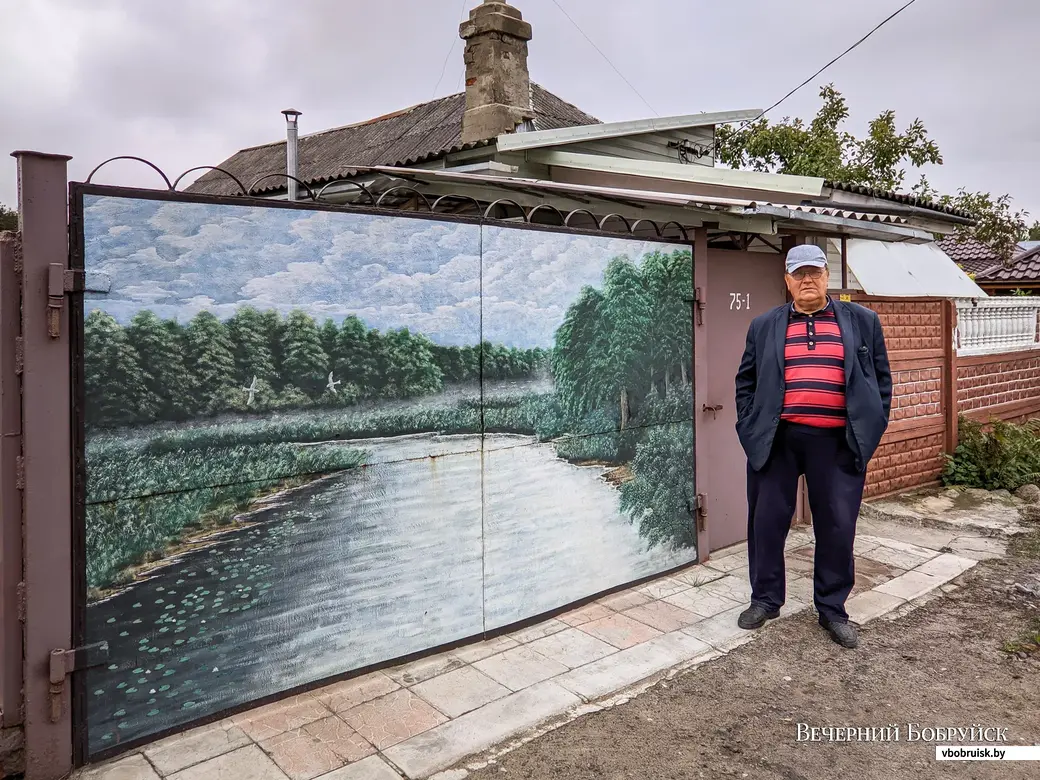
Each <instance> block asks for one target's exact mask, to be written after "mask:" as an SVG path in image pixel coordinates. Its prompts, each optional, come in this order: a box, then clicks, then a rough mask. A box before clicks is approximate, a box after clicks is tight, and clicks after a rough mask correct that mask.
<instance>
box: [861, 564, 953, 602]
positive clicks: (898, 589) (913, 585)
mask: <svg viewBox="0 0 1040 780" xmlns="http://www.w3.org/2000/svg"><path fill="white" fill-rule="evenodd" d="M942 584H943V580H941V579H940V578H939V577H933V576H932V575H930V574H922V573H921V572H918V571H908V572H907V573H906V574H900V575H899V576H898V577H896V578H894V579H891V580H889V581H888V582H886V583H884V584H883V585H878V586H877V588H875V590H877V591H878V592H880V593H888V594H889V595H891V596H897V597H899V598H901V599H903V600H904V601H910V600H911V599H916V598H917V597H918V596H922V595H924V594H925V593H927V592H928V591H930V590H934V589H936V588H938V587H939V586H940V585H942Z"/></svg>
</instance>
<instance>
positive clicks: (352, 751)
mask: <svg viewBox="0 0 1040 780" xmlns="http://www.w3.org/2000/svg"><path fill="white" fill-rule="evenodd" d="M260 749H261V750H263V751H264V752H265V753H267V755H269V756H270V757H271V759H272V760H273V761H274V762H275V763H276V764H277V765H278V768H279V769H281V770H282V771H283V772H285V774H286V775H288V776H289V780H313V778H315V777H318V776H319V775H323V774H326V773H327V772H331V771H332V770H333V769H339V768H340V767H341V766H344V765H345V764H348V763H350V762H352V761H359V760H361V759H362V758H365V757H366V756H370V755H372V754H373V753H375V752H376V749H375V748H374V747H373V746H372V745H371V743H369V742H368V740H366V739H365V738H364V737H362V736H361V735H360V734H358V733H357V732H356V731H354V729H352V728H351V727H350V726H348V725H347V724H346V723H345V722H344V721H342V720H340V719H339V718H338V717H336V716H335V715H330V716H329V717H328V718H324V719H323V720H318V721H315V722H314V723H308V724H307V725H306V726H304V727H303V728H301V729H297V730H295V731H286V732H284V733H282V734H279V735H278V736H276V737H271V738H270V739H268V740H264V741H263V742H261V743H260Z"/></svg>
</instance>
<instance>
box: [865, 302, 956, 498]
mask: <svg viewBox="0 0 1040 780" xmlns="http://www.w3.org/2000/svg"><path fill="white" fill-rule="evenodd" d="M853 300H855V301H856V302H857V303H859V304H860V305H862V306H866V307H867V308H870V309H873V310H874V311H876V312H877V314H878V317H879V318H880V320H881V327H882V328H883V330H884V333H885V345H886V346H887V348H888V358H889V363H890V365H891V368H892V414H891V418H890V423H889V429H888V431H887V433H886V434H885V438H884V439H882V440H881V445H880V446H879V447H878V450H877V452H876V453H875V454H874V458H873V460H872V461H871V462H870V466H869V467H868V469H867V487H866V490H865V491H864V495H865V496H867V497H871V496H879V495H885V494H887V493H895V492H898V491H902V490H910V489H913V488H917V487H922V486H925V485H930V484H934V483H935V482H937V481H938V480H939V477H940V475H941V474H942V470H943V466H944V461H943V457H942V453H943V448H944V446H945V443H946V415H945V404H944V403H943V399H944V387H943V382H944V381H945V380H944V376H945V373H944V371H943V366H944V361H945V360H946V359H948V353H949V352H950V348H949V346H948V345H947V344H946V343H945V342H946V339H945V338H944V336H943V334H944V333H945V332H946V328H947V327H948V326H947V324H946V322H945V320H944V314H943V307H944V305H947V304H945V303H944V301H942V300H939V299H933V298H917V299H909V300H908V299H902V300H899V299H885V298H871V297H868V296H862V295H860V296H855V297H854V298H853Z"/></svg>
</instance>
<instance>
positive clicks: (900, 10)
mask: <svg viewBox="0 0 1040 780" xmlns="http://www.w3.org/2000/svg"><path fill="white" fill-rule="evenodd" d="M553 2H556V0H553ZM916 2H917V0H909V2H907V3H905V4H904V5H902V6H901V7H900V8H898V9H896V10H895V11H893V12H892V13H891V14H889V15H888V16H887V17H885V18H884V19H883V20H882V21H881V22H879V23H878V24H877V25H876V26H875V27H874V29H872V30H871V31H870V32H868V33H867V34H866V35H864V36H863V37H862V38H860V39H859V40H858V41H856V42H855V43H854V44H852V45H851V46H850V47H849V48H847V49H846V50H845V51H843V52H842V53H841V54H839V55H838V56H837V57H835V58H834V59H833V60H831V61H830V62H828V63H827V64H826V65H824V66H823V67H822V68H820V69H819V70H818V71H816V72H815V73H814V74H812V75H811V76H810V77H809V78H807V79H806V80H805V81H803V82H802V83H801V84H799V85H798V86H797V87H795V88H794V89H792V90H791V91H790V92H788V93H787V94H786V95H784V96H783V97H782V98H780V99H779V100H778V101H776V102H775V103H773V105H771V106H770V107H769V108H767V109H766V110H765V111H763V112H762V113H760V114H759V115H758V116H756V117H755V118H754V119H748V120H747V121H746V122H744V124H742V125H741V127H744V126H745V125H749V124H751V123H752V122H757V121H758V120H759V119H761V118H762V117H763V116H765V115H766V114H768V113H769V112H770V111H772V110H773V109H774V108H776V107H777V106H779V105H780V104H781V103H783V102H784V101H785V100H787V98H789V97H791V95H793V94H794V93H795V92H797V91H798V90H800V89H801V88H802V87H804V86H805V85H806V84H808V83H809V82H810V81H812V80H813V79H815V78H816V77H817V76H819V75H820V74H821V73H823V72H824V71H825V70H827V68H829V67H830V66H831V65H833V64H834V63H836V62H837V61H838V60H840V59H841V58H842V57H844V56H845V55H846V54H848V53H849V52H850V51H852V50H853V49H855V48H856V47H857V46H859V45H860V44H861V43H863V41H865V40H867V38H869V37H870V36H871V35H873V34H874V33H876V32H877V31H878V30H880V29H881V28H882V27H884V26H885V25H886V24H888V23H889V22H890V21H892V20H893V19H895V18H896V17H897V16H899V14H901V13H903V11H905V10H906V9H907V8H909V7H910V6H912V5H913V4H914V3H916Z"/></svg>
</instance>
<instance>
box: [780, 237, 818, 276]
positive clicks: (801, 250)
mask: <svg viewBox="0 0 1040 780" xmlns="http://www.w3.org/2000/svg"><path fill="white" fill-rule="evenodd" d="M806 266H811V267H813V268H826V267H827V255H825V254H824V253H823V250H822V249H820V248H819V247H818V246H816V244H798V245H797V246H793V247H791V249H790V250H789V251H788V252H787V273H789V274H793V273H794V272H795V271H797V270H798V269H799V268H805V267H806Z"/></svg>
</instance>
